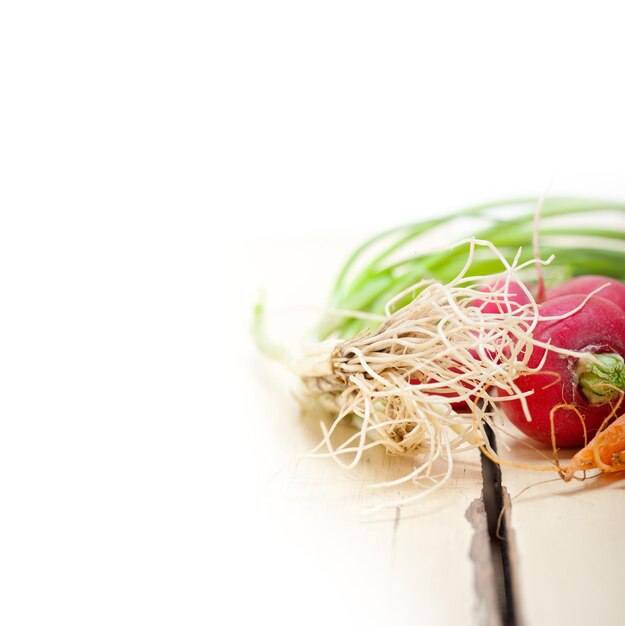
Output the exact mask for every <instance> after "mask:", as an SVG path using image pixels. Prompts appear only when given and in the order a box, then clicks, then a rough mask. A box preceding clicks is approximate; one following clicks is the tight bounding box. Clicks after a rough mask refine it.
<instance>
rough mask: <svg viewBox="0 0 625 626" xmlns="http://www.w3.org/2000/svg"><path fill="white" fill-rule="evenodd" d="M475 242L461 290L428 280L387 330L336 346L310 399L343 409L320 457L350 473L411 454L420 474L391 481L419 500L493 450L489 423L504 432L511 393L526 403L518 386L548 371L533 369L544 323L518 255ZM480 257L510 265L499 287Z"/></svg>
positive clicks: (313, 378) (309, 378)
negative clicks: (457, 459) (370, 462)
mask: <svg viewBox="0 0 625 626" xmlns="http://www.w3.org/2000/svg"><path fill="white" fill-rule="evenodd" d="M463 243H467V242H466V241H465V242H459V243H458V244H456V245H461V244H463ZM468 243H469V244H470V245H469V248H470V251H469V255H468V258H467V262H466V264H465V266H464V268H463V270H462V271H461V272H460V273H459V275H458V276H457V277H456V278H455V279H454V280H453V281H452V282H451V283H449V284H447V285H443V284H441V283H438V282H435V281H431V280H424V281H421V282H419V283H417V284H416V285H414V286H412V287H411V288H410V289H408V290H406V291H404V292H402V293H400V294H398V295H397V296H396V297H395V298H394V299H393V300H392V301H391V302H389V303H388V305H387V307H386V316H385V319H384V321H383V322H382V323H381V325H380V326H379V327H378V328H377V330H375V331H373V332H363V333H361V334H359V335H358V336H356V337H354V338H352V339H348V340H346V341H343V342H340V343H337V344H335V345H334V349H333V350H332V353H331V356H330V360H329V362H328V363H325V364H324V365H323V367H319V364H318V363H317V367H316V369H315V371H314V372H312V371H311V372H309V373H304V374H303V380H304V384H305V386H306V388H307V389H308V390H309V392H310V393H312V394H315V395H317V396H322V397H323V398H324V400H325V401H329V403H330V405H331V406H333V407H334V410H335V419H334V421H333V422H332V423H331V424H330V425H329V426H328V425H326V424H325V423H322V425H321V427H322V431H323V439H322V441H321V442H320V444H319V446H317V448H316V449H315V450H314V451H313V452H314V454H318V455H326V456H331V457H333V458H334V459H335V460H336V461H337V462H338V463H340V464H341V465H343V466H345V467H346V468H352V467H354V466H355V465H357V464H358V463H359V461H360V460H361V459H362V456H363V453H365V451H366V450H368V449H370V448H373V447H377V446H383V447H384V448H385V449H386V451H387V452H388V453H390V454H394V455H401V456H409V457H411V458H412V459H413V460H414V464H413V470H412V471H411V472H410V473H408V474H407V475H406V476H403V477H402V478H400V479H399V480H397V481H393V482H392V483H383V484H381V485H383V486H389V485H391V484H392V485H396V484H399V483H403V482H408V481H411V482H412V483H414V484H415V485H417V486H419V487H420V488H421V489H419V490H418V491H417V492H416V493H415V494H414V495H413V496H411V497H410V498H409V500H413V499H415V498H418V497H421V496H422V495H425V494H426V493H429V492H431V491H432V490H433V489H436V488H438V487H440V486H441V485H442V484H444V482H445V481H446V480H447V479H448V478H449V476H450V475H451V471H452V467H453V456H454V454H455V453H456V452H460V451H464V450H468V449H471V448H475V447H481V448H482V449H486V450H490V448H489V444H488V440H487V436H486V433H485V424H490V425H491V427H493V428H494V429H496V428H497V419H496V408H495V407H496V404H497V403H498V402H500V401H502V396H506V397H508V398H521V400H522V401H523V396H522V394H520V393H519V390H518V388H517V387H516V385H515V383H514V380H515V379H516V378H518V376H520V375H521V374H524V373H528V372H529V371H535V370H536V369H539V368H533V369H532V370H530V368H529V367H528V361H529V359H530V356H531V353H532V349H533V347H534V343H533V341H532V330H533V328H534V326H535V325H536V323H537V321H538V319H539V316H538V305H537V303H536V301H535V300H534V298H533V296H532V293H531V292H530V290H529V289H528V288H527V287H526V286H525V285H524V284H523V283H522V282H521V281H520V280H519V278H518V274H517V272H518V271H519V270H522V269H523V268H524V266H525V265H519V264H518V261H517V260H518V255H517V258H516V259H515V260H514V261H513V262H512V263H508V262H507V261H506V259H505V258H503V257H502V256H501V254H500V253H499V252H498V251H497V249H496V248H495V247H494V246H493V245H492V244H491V243H490V242H487V241H480V240H475V239H471V240H468ZM477 250H481V251H482V252H483V251H484V250H486V251H488V250H490V252H491V253H492V254H494V255H495V256H496V257H497V258H498V259H499V260H500V261H501V263H502V273H501V274H500V275H499V279H500V280H499V281H498V283H497V284H496V286H495V287H493V285H492V280H493V277H492V276H482V277H475V276H471V277H467V273H468V271H469V269H470V267H471V265H472V263H473V262H474V258H475V255H476V251H477ZM535 262H536V261H532V263H535ZM511 280H514V281H516V283H517V284H518V285H519V286H520V288H521V289H523V291H524V292H525V295H526V299H527V301H528V303H527V304H524V305H522V306H521V305H519V304H517V303H516V302H515V301H513V300H512V299H511V297H510V296H511V294H510V290H509V287H510V281H511ZM413 294H414V298H413V299H412V300H411V301H410V302H409V303H408V304H407V305H405V306H402V307H400V306H399V303H401V302H405V300H406V298H407V297H412V295H413ZM490 303H496V306H492V305H491V306H488V305H489V304H490ZM486 309H487V310H486ZM493 309H494V310H495V312H492V311H493ZM344 423H349V424H350V425H351V426H355V430H354V429H352V430H351V431H349V434H348V435H347V436H345V437H344V439H343V440H340V441H339V442H338V443H337V442H336V437H337V432H338V430H337V428H338V426H339V424H344ZM324 448H325V450H324ZM491 452H492V451H491ZM435 468H436V469H435ZM441 468H442V469H441ZM406 502H407V500H404V501H402V503H403V504H405V503H406Z"/></svg>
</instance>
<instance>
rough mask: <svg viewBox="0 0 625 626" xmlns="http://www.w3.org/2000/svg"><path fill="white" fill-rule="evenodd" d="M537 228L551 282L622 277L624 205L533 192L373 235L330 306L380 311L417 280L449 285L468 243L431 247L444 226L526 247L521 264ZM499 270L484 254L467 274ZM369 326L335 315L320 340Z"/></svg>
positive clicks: (505, 250) (348, 266) (510, 253)
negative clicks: (537, 195) (543, 196)
mask: <svg viewBox="0 0 625 626" xmlns="http://www.w3.org/2000/svg"><path fill="white" fill-rule="evenodd" d="M539 203H540V204H541V206H540V220H539V221H538V222H537V221H536V214H537V206H538V205H539ZM535 226H538V231H537V233H538V241H539V244H540V254H541V256H542V257H543V258H547V257H550V256H551V255H553V256H554V257H555V260H554V263H553V265H552V267H549V268H545V270H544V272H545V280H546V282H547V284H549V283H555V282H559V281H562V280H566V279H567V278H571V277H573V276H578V275H583V274H601V275H604V276H609V277H612V278H617V279H619V280H625V204H623V203H618V202H610V201H604V200H592V199H579V198H564V197H554V198H546V199H544V200H539V199H538V198H531V197H528V198H518V199H514V200H507V201H500V202H492V203H488V204H482V205H479V206H474V207H471V208H467V209H464V210H461V211H457V212H454V213H452V214H450V215H446V216H443V217H438V218H433V219H428V220H423V221H419V222H415V223H412V224H407V225H404V226H399V227H396V228H392V229H390V230H387V231H384V232H382V233H379V234H377V235H375V236H374V237H372V238H371V239H369V240H368V241H365V242H364V243H363V244H362V245H360V246H359V247H358V248H357V249H356V250H355V251H354V253H353V254H352V255H351V256H350V257H349V259H348V260H347V262H346V263H345V265H344V266H343V268H342V269H341V270H340V272H339V274H338V277H337V278H336V281H335V283H334V286H333V288H332V290H331V294H330V299H329V309H330V310H331V311H336V310H338V311H341V312H349V311H352V312H360V313H371V314H383V312H384V307H385V305H386V303H387V302H388V301H389V300H391V299H392V298H394V297H395V296H396V295H397V294H398V293H400V292H402V291H403V290H405V289H407V288H409V287H410V286H411V285H414V284H416V283H418V282H419V281H422V280H424V279H433V280H436V281H440V282H441V283H448V282H449V281H450V280H452V279H453V278H454V277H455V276H456V275H457V274H458V272H459V271H460V270H461V268H462V266H463V264H464V262H465V259H466V255H467V251H468V247H469V244H468V243H467V244H465V245H463V246H454V247H449V248H448V249H444V250H440V249H439V250H438V251H432V245H431V243H429V242H428V240H431V238H432V236H433V235H435V234H437V233H440V232H441V230H442V229H444V230H445V232H451V233H464V234H465V235H464V236H467V237H469V236H470V237H474V238H476V239H482V240H487V241H490V242H491V243H492V244H493V245H495V246H496V247H497V248H498V250H499V251H500V252H501V253H502V255H503V256H504V257H506V258H508V259H511V258H513V257H514V256H515V255H516V254H517V252H518V250H519V248H521V249H522V251H521V256H520V258H519V263H523V262H525V261H529V260H531V259H532V258H534V256H535V252H536V250H535V248H534V244H535ZM457 238H458V239H460V238H462V235H460V236H458V237H457ZM448 243H452V242H451V241H449V242H448ZM501 270H502V266H501V263H500V262H499V261H498V259H496V258H494V257H493V256H492V255H487V254H486V255H484V256H483V257H482V258H480V257H479V256H478V257H477V258H476V259H475V262H474V263H473V265H472V267H471V269H470V272H469V274H468V275H471V274H473V275H488V274H497V273H498V272H501ZM526 278H527V280H530V281H531V280H532V278H533V277H532V273H531V270H530V269H528V270H526ZM414 295H415V293H411V294H407V295H406V296H405V297H404V298H403V302H401V303H400V304H407V303H408V302H409V301H410V298H411V297H414ZM366 328H369V329H372V324H371V322H370V321H367V320H366V319H363V318H362V316H350V315H336V314H333V313H330V314H328V315H327V316H326V318H325V319H324V320H323V321H322V323H321V324H320V325H319V327H318V330H317V333H318V336H319V338H320V339H324V338H328V337H330V336H336V337H340V338H348V337H352V336H354V335H356V334H358V333H359V332H361V331H362V330H364V329H366Z"/></svg>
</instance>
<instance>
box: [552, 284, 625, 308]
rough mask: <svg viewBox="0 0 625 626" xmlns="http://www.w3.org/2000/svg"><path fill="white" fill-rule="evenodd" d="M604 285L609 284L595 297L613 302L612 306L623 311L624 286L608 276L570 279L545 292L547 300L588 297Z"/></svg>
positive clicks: (624, 304)
mask: <svg viewBox="0 0 625 626" xmlns="http://www.w3.org/2000/svg"><path fill="white" fill-rule="evenodd" d="M606 283H610V284H609V285H608V286H607V287H603V289H601V291H599V292H598V293H597V294H596V295H597V297H599V298H605V299H606V300H610V302H614V304H616V305H617V306H619V307H620V308H621V309H623V310H624V311H625V284H623V283H622V282H620V281H618V280H616V278H610V277H609V276H597V275H589V276H577V277H576V278H571V279H570V280H567V281H565V282H563V283H560V284H559V285H555V286H553V287H551V288H550V289H549V290H548V291H547V300H551V299H553V298H559V297H560V296H568V295H571V294H574V293H582V294H585V295H588V294H589V293H592V292H593V291H594V290H595V289H598V288H599V287H601V286H602V285H605V284H606ZM593 297H594V296H593Z"/></svg>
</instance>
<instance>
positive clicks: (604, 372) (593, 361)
mask: <svg viewBox="0 0 625 626" xmlns="http://www.w3.org/2000/svg"><path fill="white" fill-rule="evenodd" d="M577 375H578V382H579V386H580V387H581V390H582V393H583V394H584V396H585V397H586V400H588V402H590V403H591V404H605V403H606V402H610V401H612V400H615V399H616V398H617V397H619V396H620V395H622V393H623V390H624V389H625V361H624V360H623V357H622V356H621V355H620V354H614V353H604V354H591V355H589V357H588V358H582V359H579V361H578V362H577Z"/></svg>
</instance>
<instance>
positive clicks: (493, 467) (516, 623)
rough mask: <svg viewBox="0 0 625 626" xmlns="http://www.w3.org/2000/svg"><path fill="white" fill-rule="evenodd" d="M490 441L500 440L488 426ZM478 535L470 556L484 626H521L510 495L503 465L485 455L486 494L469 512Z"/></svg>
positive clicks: (483, 476)
mask: <svg viewBox="0 0 625 626" xmlns="http://www.w3.org/2000/svg"><path fill="white" fill-rule="evenodd" d="M488 437H489V442H490V444H491V446H492V448H493V450H495V451H496V440H495V436H494V434H493V432H492V431H491V430H490V429H488ZM466 517H467V519H468V520H469V522H470V523H471V524H472V525H473V528H474V535H473V541H472V543H471V551H470V556H471V560H472V561H473V565H474V580H475V591H476V595H477V605H476V617H477V623H478V624H479V625H480V626H521V619H520V613H519V599H518V595H519V594H518V586H517V584H516V554H515V549H514V532H513V531H512V529H511V527H510V498H509V496H508V493H507V491H506V488H505V487H504V486H503V485H502V483H501V469H500V467H499V465H497V464H496V463H494V462H493V461H491V460H490V459H489V458H488V457H486V456H485V455H484V454H482V497H481V498H480V499H477V500H474V501H473V502H472V503H471V505H470V506H469V508H468V509H467V512H466Z"/></svg>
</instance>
